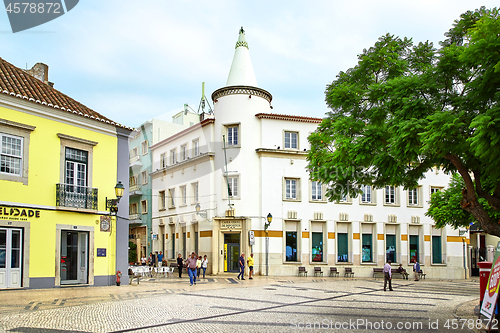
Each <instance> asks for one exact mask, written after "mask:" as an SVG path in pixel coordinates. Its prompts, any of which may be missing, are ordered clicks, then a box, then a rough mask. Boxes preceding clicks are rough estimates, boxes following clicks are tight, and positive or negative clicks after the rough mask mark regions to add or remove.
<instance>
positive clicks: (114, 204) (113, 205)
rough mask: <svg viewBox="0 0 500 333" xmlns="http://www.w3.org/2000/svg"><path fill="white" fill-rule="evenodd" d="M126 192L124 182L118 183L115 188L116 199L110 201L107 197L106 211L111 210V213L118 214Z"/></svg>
mask: <svg viewBox="0 0 500 333" xmlns="http://www.w3.org/2000/svg"><path fill="white" fill-rule="evenodd" d="M124 191H125V186H123V184H122V182H120V181H119V182H118V183H117V184H116V186H115V195H116V199H108V198H107V197H106V210H107V209H109V213H110V214H113V213H115V215H116V213H117V212H118V203H119V202H120V199H121V198H122V197H123V192H124Z"/></svg>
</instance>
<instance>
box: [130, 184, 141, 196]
mask: <svg viewBox="0 0 500 333" xmlns="http://www.w3.org/2000/svg"><path fill="white" fill-rule="evenodd" d="M129 195H130V196H131V197H132V196H134V195H142V191H141V186H140V185H131V186H130V188H129Z"/></svg>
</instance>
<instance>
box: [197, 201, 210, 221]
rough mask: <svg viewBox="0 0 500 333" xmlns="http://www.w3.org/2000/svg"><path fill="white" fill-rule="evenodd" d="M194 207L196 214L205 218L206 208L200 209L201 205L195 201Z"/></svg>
mask: <svg viewBox="0 0 500 333" xmlns="http://www.w3.org/2000/svg"><path fill="white" fill-rule="evenodd" d="M194 208H195V209H196V215H199V216H201V217H203V218H204V219H206V218H207V211H206V210H204V211H201V206H200V204H199V203H197V204H196V206H195V207H194Z"/></svg>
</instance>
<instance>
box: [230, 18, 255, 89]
mask: <svg viewBox="0 0 500 333" xmlns="http://www.w3.org/2000/svg"><path fill="white" fill-rule="evenodd" d="M235 49H236V50H235V51H234V57H233V63H232V64H231V70H230V71H229V76H228V78H227V83H226V86H250V87H257V80H256V79H255V73H254V71H253V67H252V61H251V60H250V53H249V51H248V43H247V41H246V39H245V30H243V27H241V29H240V34H239V37H238V41H237V42H236V47H235Z"/></svg>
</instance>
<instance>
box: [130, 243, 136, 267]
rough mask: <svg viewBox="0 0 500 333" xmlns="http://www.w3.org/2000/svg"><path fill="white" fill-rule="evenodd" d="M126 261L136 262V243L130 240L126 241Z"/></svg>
mask: <svg viewBox="0 0 500 333" xmlns="http://www.w3.org/2000/svg"><path fill="white" fill-rule="evenodd" d="M128 262H129V263H132V262H137V245H136V244H135V243H133V242H131V241H129V242H128Z"/></svg>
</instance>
